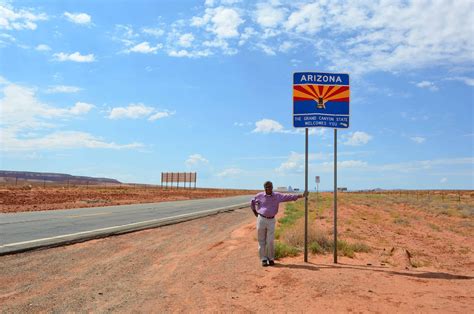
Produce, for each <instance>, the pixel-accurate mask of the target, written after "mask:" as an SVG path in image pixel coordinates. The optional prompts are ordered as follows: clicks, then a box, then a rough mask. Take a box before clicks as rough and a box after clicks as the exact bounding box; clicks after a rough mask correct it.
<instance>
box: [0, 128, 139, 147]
mask: <svg viewBox="0 0 474 314" xmlns="http://www.w3.org/2000/svg"><path fill="white" fill-rule="evenodd" d="M0 138H1V140H2V145H1V146H0V150H3V151H7V152H21V151H38V150H57V149H74V148H104V149H132V148H140V147H143V144H141V143H136V142H135V143H131V144H117V143H115V142H107V141H105V140H104V139H102V138H100V137H97V136H94V135H92V134H90V133H86V132H77V131H59V132H53V133H51V134H47V135H45V136H39V137H35V138H26V139H25V138H17V137H15V136H13V135H12V134H11V133H10V132H2V134H0Z"/></svg>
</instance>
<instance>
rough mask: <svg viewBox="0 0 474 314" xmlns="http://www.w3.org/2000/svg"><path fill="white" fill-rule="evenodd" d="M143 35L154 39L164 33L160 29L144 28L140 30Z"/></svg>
mask: <svg viewBox="0 0 474 314" xmlns="http://www.w3.org/2000/svg"><path fill="white" fill-rule="evenodd" d="M142 31H143V32H144V33H145V34H148V35H152V36H155V37H161V36H163V34H164V33H165V31H164V30H162V29H160V28H152V27H145V28H143V30H142Z"/></svg>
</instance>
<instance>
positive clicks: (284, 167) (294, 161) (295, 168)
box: [275, 152, 305, 173]
mask: <svg viewBox="0 0 474 314" xmlns="http://www.w3.org/2000/svg"><path fill="white" fill-rule="evenodd" d="M304 159H305V155H304V154H298V153H295V152H291V153H290V156H288V159H287V160H286V161H285V162H283V163H282V164H281V165H280V166H279V167H278V168H277V169H275V170H276V171H277V172H280V173H286V172H303V171H304Z"/></svg>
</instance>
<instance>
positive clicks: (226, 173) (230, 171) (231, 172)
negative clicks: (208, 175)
mask: <svg viewBox="0 0 474 314" xmlns="http://www.w3.org/2000/svg"><path fill="white" fill-rule="evenodd" d="M242 172H243V171H242V169H239V168H227V169H224V170H223V171H221V172H219V173H218V174H217V176H218V177H235V176H238V175H239V174H241V173H242Z"/></svg>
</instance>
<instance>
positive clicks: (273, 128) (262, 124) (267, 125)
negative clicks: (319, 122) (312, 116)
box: [234, 119, 326, 136]
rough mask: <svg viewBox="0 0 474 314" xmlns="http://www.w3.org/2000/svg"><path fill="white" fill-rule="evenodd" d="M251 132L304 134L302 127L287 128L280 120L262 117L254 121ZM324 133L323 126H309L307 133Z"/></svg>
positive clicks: (320, 134)
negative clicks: (253, 127)
mask: <svg viewBox="0 0 474 314" xmlns="http://www.w3.org/2000/svg"><path fill="white" fill-rule="evenodd" d="M234 125H235V124H234ZM252 133H263V134H269V133H284V134H302V135H304V134H305V130H304V128H299V129H292V130H288V129H285V128H284V127H283V125H281V123H280V122H278V121H275V120H272V119H262V120H259V121H257V122H255V129H253V130H252ZM325 133H326V130H325V129H323V128H310V129H309V131H308V135H319V136H322V135H324V134H325Z"/></svg>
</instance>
